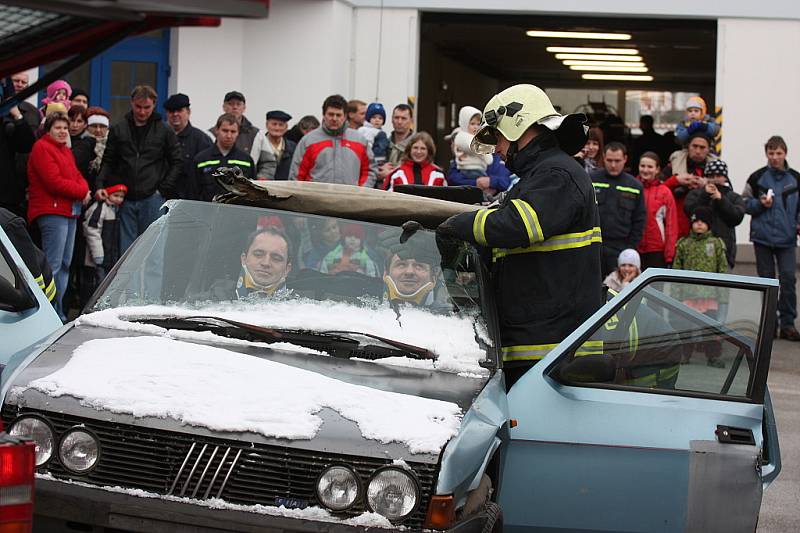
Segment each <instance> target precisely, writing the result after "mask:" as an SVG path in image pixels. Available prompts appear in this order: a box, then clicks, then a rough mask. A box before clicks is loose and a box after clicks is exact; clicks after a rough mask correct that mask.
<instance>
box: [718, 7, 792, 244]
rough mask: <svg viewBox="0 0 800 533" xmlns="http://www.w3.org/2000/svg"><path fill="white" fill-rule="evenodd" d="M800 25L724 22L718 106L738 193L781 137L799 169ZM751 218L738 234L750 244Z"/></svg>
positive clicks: (720, 40)
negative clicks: (773, 138) (770, 145)
mask: <svg viewBox="0 0 800 533" xmlns="http://www.w3.org/2000/svg"><path fill="white" fill-rule="evenodd" d="M796 50H800V21H797V20H791V21H785V20H755V19H720V20H719V26H718V34H717V102H719V103H720V105H722V109H723V129H722V158H723V159H724V160H725V161H726V162H727V163H728V166H729V168H730V175H731V180H732V181H733V186H734V188H735V189H736V191H737V192H741V191H742V189H743V188H744V185H745V182H746V181H747V178H748V176H749V175H750V173H752V172H753V171H754V170H756V169H757V168H760V167H762V166H764V165H765V164H766V158H765V157H764V143H765V142H766V140H767V139H768V138H769V137H770V136H772V135H781V136H782V137H783V138H784V139H785V140H786V143H787V145H788V147H789V155H788V158H787V159H788V160H789V161H790V162H792V161H793V160H794V161H795V163H794V165H795V166H796V167H798V168H800V155H798V154H800V120H797V112H796V109H795V107H796V101H797V95H800V56H798V55H797V54H796V53H794V52H793V51H796ZM749 228H750V217H749V216H746V217H745V222H744V223H743V224H742V225H741V226H739V227H738V228H737V240H738V242H739V243H740V244H742V243H747V242H748V241H749Z"/></svg>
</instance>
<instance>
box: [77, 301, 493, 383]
mask: <svg viewBox="0 0 800 533" xmlns="http://www.w3.org/2000/svg"><path fill="white" fill-rule="evenodd" d="M191 315H203V316H216V317H220V318H227V319H231V320H237V321H239V322H246V323H248V324H253V325H257V326H263V327H269V328H287V329H304V330H310V331H328V330H340V331H343V330H347V331H357V332H363V333H371V334H374V335H380V336H382V337H386V338H389V339H393V340H397V341H401V342H405V343H408V344H413V345H416V346H421V347H424V348H427V349H428V350H430V351H432V352H433V353H435V354H436V356H437V359H436V361H419V360H416V359H410V358H407V357H394V358H390V359H380V360H378V361H377V362H378V363H379V364H395V365H404V366H413V367H416V368H429V369H431V370H442V371H446V372H454V373H459V374H462V375H465V376H471V377H481V378H485V377H488V375H489V371H488V370H486V369H485V368H482V367H481V366H480V365H479V364H478V362H479V361H480V360H482V359H485V358H486V357H487V354H486V352H485V350H483V349H482V348H481V346H480V345H479V344H478V341H477V340H476V336H480V338H481V340H482V341H483V342H485V343H486V344H491V341H490V339H489V337H488V334H487V333H486V331H485V328H484V327H483V323H482V322H481V321H477V323H476V319H475V318H474V317H471V316H468V315H461V316H457V315H442V314H434V313H431V312H429V311H426V310H424V309H418V308H412V307H406V308H403V309H402V310H401V313H400V316H399V317H398V315H397V314H396V313H395V312H394V310H392V309H390V308H388V307H384V306H377V307H376V306H372V307H369V306H356V305H351V304H348V303H343V302H325V304H324V305H320V302H318V301H315V300H303V299H291V300H273V301H264V302H257V303H253V302H230V303H224V304H223V303H215V304H213V305H209V306H205V307H204V306H199V307H192V308H190V307H188V306H180V307H178V306H165V305H146V306H135V307H116V308H113V309H106V310H102V311H96V312H94V313H90V314H86V315H83V316H81V317H79V318H78V319H77V320H76V322H75V324H76V325H87V326H98V327H104V328H110V329H116V330H123V331H132V332H139V333H149V334H152V335H165V334H166V333H167V330H165V329H163V328H160V327H158V326H154V325H152V324H140V323H136V322H131V321H130V320H133V319H137V318H143V317H152V316H177V317H185V316H191ZM476 325H477V327H476ZM184 333H189V332H184ZM191 333H194V332H191ZM171 336H173V337H176V335H171ZM179 336H180V337H181V338H184V339H189V338H191V336H190V335H185V334H184V335H179ZM218 338H221V337H218Z"/></svg>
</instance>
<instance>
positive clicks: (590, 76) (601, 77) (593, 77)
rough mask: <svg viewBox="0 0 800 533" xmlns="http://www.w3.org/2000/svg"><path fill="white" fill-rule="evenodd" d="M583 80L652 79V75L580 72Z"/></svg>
mask: <svg viewBox="0 0 800 533" xmlns="http://www.w3.org/2000/svg"><path fill="white" fill-rule="evenodd" d="M581 78H583V79H584V80H609V81H653V76H643V75H638V76H637V75H635V74H582V75H581Z"/></svg>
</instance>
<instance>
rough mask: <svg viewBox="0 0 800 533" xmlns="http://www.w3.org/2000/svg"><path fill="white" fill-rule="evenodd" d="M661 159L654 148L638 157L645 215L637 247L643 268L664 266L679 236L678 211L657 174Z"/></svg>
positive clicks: (670, 192)
mask: <svg viewBox="0 0 800 533" xmlns="http://www.w3.org/2000/svg"><path fill="white" fill-rule="evenodd" d="M660 171H661V161H660V159H659V157H658V155H656V153H655V152H645V153H643V154H642V156H641V157H640V158H639V176H638V177H639V181H641V182H642V185H644V204H645V208H646V209H647V219H646V222H645V226H644V235H642V240H641V242H639V247H638V251H639V254H640V255H641V258H642V270H644V269H646V268H648V267H658V268H666V267H667V266H668V265H669V264H670V263H672V259H673V258H674V257H675V243H676V242H677V240H678V211H677V208H676V207H675V198H673V196H672V191H670V190H669V187H667V186H666V185H664V184H663V183H661V181H660V180H659V178H658V176H659V173H660Z"/></svg>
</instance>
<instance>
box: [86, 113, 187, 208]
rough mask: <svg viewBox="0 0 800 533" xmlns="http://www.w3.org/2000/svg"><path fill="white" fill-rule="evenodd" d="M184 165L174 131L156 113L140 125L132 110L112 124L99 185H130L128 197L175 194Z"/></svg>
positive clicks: (174, 196) (126, 197)
mask: <svg viewBox="0 0 800 533" xmlns="http://www.w3.org/2000/svg"><path fill="white" fill-rule="evenodd" d="M182 165H183V157H182V156H181V147H180V145H179V144H178V138H177V137H176V136H175V132H173V131H172V129H171V128H170V127H169V126H167V125H166V124H164V123H163V122H162V121H161V115H159V114H158V113H153V114H152V115H150V118H149V119H148V120H147V124H146V125H145V126H142V127H141V128H137V126H136V125H135V123H134V121H133V114H132V113H130V112H128V113H127V114H126V115H125V118H124V120H122V121H120V122H119V123H117V124H114V125H113V126H111V129H110V130H109V132H108V140H107V141H106V150H105V152H104V154H103V163H102V165H101V167H100V175H99V176H98V177H97V182H96V183H97V187H98V188H104V187H106V186H108V185H111V184H115V183H122V184H124V185H125V186H126V187H128V194H127V195H126V196H125V199H126V200H143V199H145V198H149V197H150V196H152V195H153V194H155V193H156V192H160V193H161V195H162V196H163V197H164V198H176V197H177V194H178V178H179V176H180V173H181V166H182Z"/></svg>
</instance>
